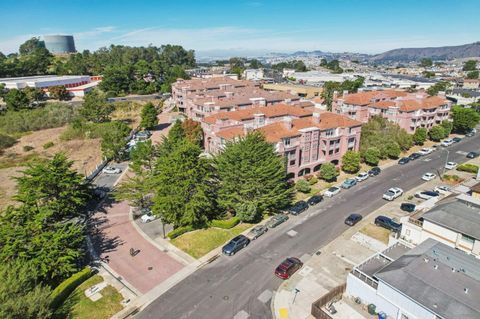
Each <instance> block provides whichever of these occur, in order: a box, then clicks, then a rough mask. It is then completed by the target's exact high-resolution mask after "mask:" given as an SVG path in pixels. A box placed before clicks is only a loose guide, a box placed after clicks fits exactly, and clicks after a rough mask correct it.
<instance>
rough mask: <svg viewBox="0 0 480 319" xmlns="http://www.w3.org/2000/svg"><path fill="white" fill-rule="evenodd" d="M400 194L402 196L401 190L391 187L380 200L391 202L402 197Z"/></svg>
mask: <svg viewBox="0 0 480 319" xmlns="http://www.w3.org/2000/svg"><path fill="white" fill-rule="evenodd" d="M402 194H403V190H402V189H401V188H398V187H392V188H390V189H389V190H387V191H386V192H385V193H384V194H383V196H382V198H383V199H386V200H389V201H392V200H394V199H395V198H397V197H400V196H402Z"/></svg>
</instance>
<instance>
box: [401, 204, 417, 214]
mask: <svg viewBox="0 0 480 319" xmlns="http://www.w3.org/2000/svg"><path fill="white" fill-rule="evenodd" d="M415 208H416V205H415V204H412V203H402V204H401V205H400V209H401V210H403V211H404V212H409V213H411V212H414V211H415Z"/></svg>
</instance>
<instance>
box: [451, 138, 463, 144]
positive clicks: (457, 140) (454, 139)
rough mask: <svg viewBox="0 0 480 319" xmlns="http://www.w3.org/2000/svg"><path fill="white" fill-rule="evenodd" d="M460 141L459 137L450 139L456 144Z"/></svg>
mask: <svg viewBox="0 0 480 319" xmlns="http://www.w3.org/2000/svg"><path fill="white" fill-rule="evenodd" d="M461 140H462V138H461V137H454V138H452V141H453V142H454V143H458V142H460V141H461Z"/></svg>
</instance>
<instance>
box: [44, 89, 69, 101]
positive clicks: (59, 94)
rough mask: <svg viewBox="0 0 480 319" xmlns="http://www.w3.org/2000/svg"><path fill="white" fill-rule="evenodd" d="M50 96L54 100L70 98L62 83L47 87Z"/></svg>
mask: <svg viewBox="0 0 480 319" xmlns="http://www.w3.org/2000/svg"><path fill="white" fill-rule="evenodd" d="M48 92H49V93H50V97H51V98H52V99H55V100H60V101H68V100H70V93H69V92H68V90H67V88H66V87H65V86H63V85H56V86H51V87H49V88H48Z"/></svg>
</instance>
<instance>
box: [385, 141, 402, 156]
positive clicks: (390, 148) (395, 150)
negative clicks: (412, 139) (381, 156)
mask: <svg viewBox="0 0 480 319" xmlns="http://www.w3.org/2000/svg"><path fill="white" fill-rule="evenodd" d="M401 151H402V150H401V149H400V146H399V145H398V143H397V142H390V143H388V144H387V145H385V153H386V155H387V156H388V157H390V158H393V159H396V158H398V157H399V156H400V152H401Z"/></svg>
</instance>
